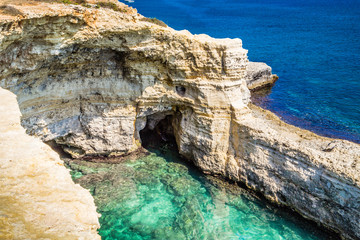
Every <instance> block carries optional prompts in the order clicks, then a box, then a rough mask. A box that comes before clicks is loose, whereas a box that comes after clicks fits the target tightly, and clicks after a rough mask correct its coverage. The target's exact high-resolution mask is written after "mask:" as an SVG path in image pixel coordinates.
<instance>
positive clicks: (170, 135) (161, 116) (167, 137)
mask: <svg viewBox="0 0 360 240" xmlns="http://www.w3.org/2000/svg"><path fill="white" fill-rule="evenodd" d="M175 114H176V113H175V112H173V111H169V112H160V113H155V114H152V115H149V116H147V120H146V126H145V127H144V128H143V129H142V130H140V132H139V135H140V139H141V143H142V144H141V145H142V147H143V148H145V149H157V148H159V147H164V146H166V147H168V148H171V150H173V151H176V152H178V149H177V144H176V139H175V135H174V125H173V124H174V119H175Z"/></svg>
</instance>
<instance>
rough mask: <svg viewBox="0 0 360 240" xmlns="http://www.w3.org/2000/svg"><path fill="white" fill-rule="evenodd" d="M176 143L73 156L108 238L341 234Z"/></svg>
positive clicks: (268, 239) (271, 238)
mask: <svg viewBox="0 0 360 240" xmlns="http://www.w3.org/2000/svg"><path fill="white" fill-rule="evenodd" d="M168 146H169V145H166V144H165V145H161V146H160V147H158V150H154V149H150V154H149V155H147V156H142V157H140V158H139V159H137V160H126V161H123V162H121V163H118V164H107V163H92V162H85V161H77V160H73V161H70V162H69V163H68V164H69V166H70V167H71V169H73V170H72V172H71V173H72V176H73V178H74V180H75V182H77V183H80V184H81V185H82V186H83V187H85V188H88V189H90V192H91V193H92V195H93V196H94V199H95V204H96V205H97V207H98V212H100V213H101V215H102V216H101V218H100V224H101V228H100V230H99V234H100V235H101V236H102V239H107V240H110V239H129V240H140V239H166V240H172V239H174V240H178V239H179V240H180V239H209V240H210V239H219V240H226V239H242V240H245V239H253V240H255V239H256V240H261V239H264V240H275V239H276V240H280V239H291V240H303V239H308V240H310V239H324V240H325V239H326V240H329V239H338V238H337V237H332V236H331V235H329V234H328V233H326V232H324V230H321V229H318V228H316V226H314V224H313V223H310V222H308V221H305V220H304V219H302V218H300V217H299V216H298V215H297V214H295V213H292V212H288V211H285V210H283V209H279V208H275V207H273V206H272V205H270V204H267V203H266V201H263V200H261V199H259V198H258V197H256V196H254V195H253V194H251V193H249V192H248V191H246V190H244V189H242V188H240V187H239V186H237V185H236V184H231V183H228V182H226V181H223V180H221V179H219V178H216V177H212V176H206V175H202V174H201V173H199V172H198V171H197V170H196V169H195V168H194V167H193V166H192V165H191V164H189V163H187V162H186V160H184V159H182V158H180V157H179V156H178V155H177V154H176V151H174V150H172V147H170V148H169V147H168Z"/></svg>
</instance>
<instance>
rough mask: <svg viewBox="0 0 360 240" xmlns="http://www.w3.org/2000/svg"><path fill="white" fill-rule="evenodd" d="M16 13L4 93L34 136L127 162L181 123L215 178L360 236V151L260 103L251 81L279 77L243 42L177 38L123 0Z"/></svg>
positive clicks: (187, 152) (0, 57) (7, 19)
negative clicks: (166, 127)
mask: <svg viewBox="0 0 360 240" xmlns="http://www.w3.org/2000/svg"><path fill="white" fill-rule="evenodd" d="M10 7H11V9H15V10H17V11H15V10H12V11H11V12H13V13H14V12H15V13H16V12H17V13H18V12H20V13H21V14H20V15H19V14H12V15H9V14H8V15H3V16H1V21H0V28H1V29H2V31H1V34H0V63H1V64H0V85H1V86H3V87H5V88H7V89H10V90H11V91H12V92H14V93H15V94H16V95H17V97H18V103H19V106H20V110H21V113H22V119H21V120H22V125H23V126H24V127H25V128H26V130H27V133H29V134H31V135H36V136H39V137H40V138H41V139H42V140H43V141H55V142H56V143H57V144H59V145H61V146H62V147H63V148H64V150H65V151H67V152H68V153H70V154H72V156H73V157H79V156H83V155H112V154H124V153H128V152H131V151H133V150H135V149H137V148H138V147H139V145H140V142H141V139H140V135H139V132H140V131H141V130H142V129H144V128H145V126H146V125H148V126H149V127H150V128H151V127H154V126H155V125H156V124H157V123H158V122H159V121H160V120H161V119H163V118H165V117H166V115H172V116H173V121H172V126H173V128H174V133H175V137H176V140H177V143H178V146H179V151H180V153H181V154H183V155H184V156H186V157H188V158H189V159H192V160H193V161H194V162H195V163H196V164H197V166H199V167H200V168H201V169H202V170H203V171H205V172H208V173H212V174H220V175H223V176H226V177H228V178H230V179H233V180H236V181H242V182H245V183H246V184H247V185H248V186H249V187H251V188H253V189H255V190H258V191H260V192H262V193H263V194H264V195H265V196H267V197H268V198H269V199H270V200H272V201H275V202H278V203H281V204H284V205H287V206H289V207H291V208H294V209H295V210H296V211H299V212H300V213H301V214H302V215H304V216H305V217H308V218H311V219H313V220H315V221H317V222H320V223H322V224H324V225H325V226H328V227H330V228H332V229H334V230H336V231H339V232H341V234H342V236H344V237H348V238H353V239H356V238H359V237H360V230H359V224H358V223H359V222H358V221H359V220H358V219H359V202H360V200H359V199H360V194H359V188H360V183H359V180H360V178H359V175H358V174H359V170H360V169H359V168H360V166H359V161H360V160H359V158H360V157H359V153H360V147H359V145H357V144H353V143H350V142H347V141H342V140H333V139H328V138H323V137H319V136H317V135H314V134H311V133H309V132H307V131H303V130H300V129H297V128H294V127H292V126H290V125H287V124H285V123H283V122H281V121H280V120H278V119H277V118H276V117H274V116H273V115H271V113H268V112H267V111H264V110H261V109H258V108H256V107H253V106H251V105H249V102H250V92H249V89H248V87H247V84H246V81H247V82H248V85H249V87H251V88H258V87H259V83H260V82H265V83H267V82H269V81H270V82H271V81H273V80H274V79H273V78H274V76H273V75H272V74H271V68H269V67H268V66H266V65H264V64H261V63H249V61H248V59H247V51H246V50H244V49H243V48H242V46H241V40H239V39H213V38H210V37H209V36H206V35H192V34H190V33H189V32H187V31H175V30H173V29H171V28H168V27H162V26H159V25H157V24H156V23H152V22H151V21H150V20H149V19H146V20H144V18H143V16H141V15H139V14H137V13H136V12H135V11H134V10H133V9H130V8H128V7H126V6H125V5H121V4H119V7H120V9H121V10H120V11H113V10H109V9H105V8H100V9H96V8H91V7H90V8H87V7H83V6H80V5H76V6H75V5H63V4H47V3H39V2H38V3H36V4H32V5H27V4H25V5H22V6H15V5H14V6H8V8H10ZM3 9H4V8H3ZM271 79H272V80H271ZM269 116H271V117H269Z"/></svg>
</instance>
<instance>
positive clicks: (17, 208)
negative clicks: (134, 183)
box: [0, 88, 100, 239]
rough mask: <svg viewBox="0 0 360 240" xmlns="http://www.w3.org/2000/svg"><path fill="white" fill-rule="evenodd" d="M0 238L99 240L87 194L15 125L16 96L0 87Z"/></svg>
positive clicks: (57, 161) (51, 154) (52, 156)
mask: <svg viewBox="0 0 360 240" xmlns="http://www.w3.org/2000/svg"><path fill="white" fill-rule="evenodd" d="M0 111H1V118H0V188H1V191H0V239H100V236H99V235H97V232H96V229H97V228H99V221H98V214H97V213H96V208H95V205H94V200H93V199H92V197H91V195H90V193H89V192H88V191H86V190H85V189H83V188H81V187H80V186H79V185H75V184H74V182H73V181H72V180H71V177H70V174H69V171H68V170H67V169H66V168H65V166H64V164H63V162H62V161H61V160H60V159H59V156H58V155H57V154H56V153H55V152H53V151H52V150H51V148H50V147H49V146H47V145H46V144H44V143H43V142H41V141H40V140H39V139H37V138H34V137H31V136H28V135H26V133H25V130H24V129H23V128H22V127H21V126H20V118H19V116H20V111H19V107H18V105H17V102H16V96H15V95H14V94H12V93H10V92H9V91H6V90H4V89H1V88H0Z"/></svg>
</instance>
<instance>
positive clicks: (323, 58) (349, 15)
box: [128, 0, 360, 143]
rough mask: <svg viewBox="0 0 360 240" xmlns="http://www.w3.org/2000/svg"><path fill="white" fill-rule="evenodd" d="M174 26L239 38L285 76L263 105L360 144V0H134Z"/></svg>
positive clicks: (255, 55)
mask: <svg viewBox="0 0 360 240" xmlns="http://www.w3.org/2000/svg"><path fill="white" fill-rule="evenodd" d="M128 4H129V5H130V6H133V7H135V8H137V9H138V11H139V12H140V13H141V14H143V15H145V16H147V17H156V18H159V19H161V20H163V21H164V22H165V23H167V24H168V25H169V26H171V27H173V28H175V29H178V30H181V29H188V30H189V31H191V32H192V33H197V34H199V33H206V34H209V35H210V36H213V37H219V38H226V37H230V38H241V39H242V40H243V45H244V48H246V49H248V50H249V54H248V55H249V59H250V60H251V61H261V62H266V63H267V64H269V65H270V66H271V67H272V68H273V72H274V73H276V74H277V75H278V76H279V77H280V79H279V81H278V82H277V83H276V85H275V87H274V88H273V89H272V92H271V94H270V95H269V96H267V97H265V98H262V99H261V100H260V101H258V104H260V105H262V106H264V107H266V108H268V109H270V110H272V111H274V112H275V113H277V114H278V115H280V116H281V117H282V118H283V119H284V120H285V121H287V122H290V123H292V124H295V125H297V126H300V127H303V128H307V129H310V130H312V131H315V132H317V133H320V134H322V135H326V136H333V137H339V138H345V139H349V140H352V141H355V142H359V143H360V64H359V61H360V24H359V23H360V0H346V1H343V0H326V1H325V0H292V1H289V0H252V1H250V0H223V1H217V0H156V1H149V0H135V1H134V3H128Z"/></svg>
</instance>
